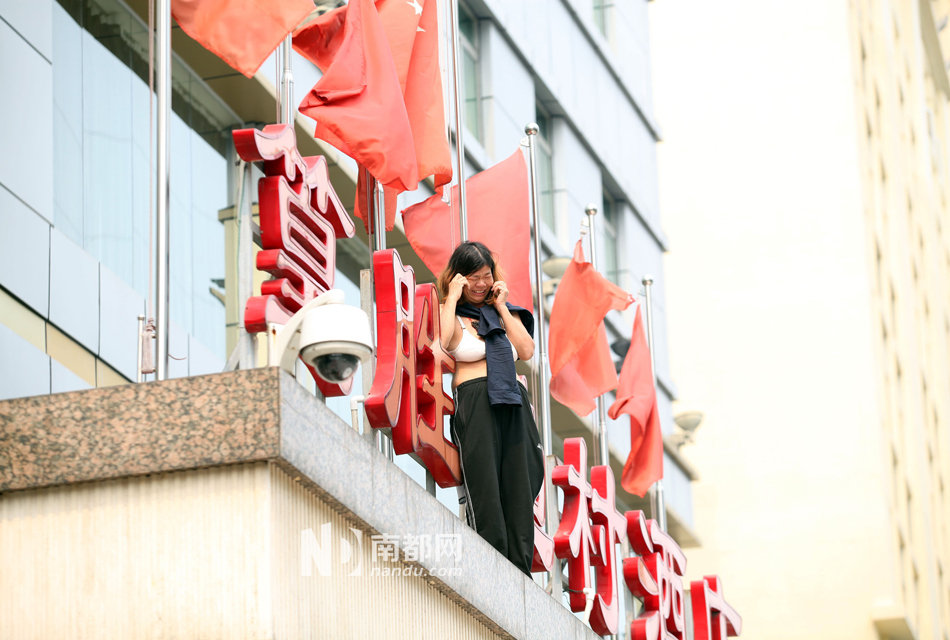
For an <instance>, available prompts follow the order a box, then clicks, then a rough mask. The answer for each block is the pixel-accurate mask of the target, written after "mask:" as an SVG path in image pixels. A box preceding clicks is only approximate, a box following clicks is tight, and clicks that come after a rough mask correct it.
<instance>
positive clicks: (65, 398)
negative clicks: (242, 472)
mask: <svg viewBox="0 0 950 640" xmlns="http://www.w3.org/2000/svg"><path fill="white" fill-rule="evenodd" d="M279 452H280V380H279V378H278V376H277V370H276V369H254V370H250V371H236V372H231V373H222V374H216V375H209V376H198V377H194V378H182V379H176V380H168V381H163V382H153V383H146V384H129V385H124V386H119V387H108V388H103V389H91V390H88V391H76V392H71V393H59V394H54V395H49V396H34V397H30V398H18V399H15V400H6V401H3V402H0V491H9V490H11V489H26V488H31V487H42V486H47V485H55V484H65V483H70V482H81V481H86V480H102V479H107V478H119V477H123V476H130V475H140V474H146V473H155V472H161V471H174V470H179V469H194V468H198V467H207V466H213V465H219V464H229V463H235V462H248V461H253V460H266V459H269V458H276V457H277V456H278V455H279Z"/></svg>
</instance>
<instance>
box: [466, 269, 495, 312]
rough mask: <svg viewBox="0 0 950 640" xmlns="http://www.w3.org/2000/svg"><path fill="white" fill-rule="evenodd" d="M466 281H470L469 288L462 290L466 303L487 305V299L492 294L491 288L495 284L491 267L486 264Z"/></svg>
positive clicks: (467, 277)
mask: <svg viewBox="0 0 950 640" xmlns="http://www.w3.org/2000/svg"><path fill="white" fill-rule="evenodd" d="M465 279H466V280H468V286H467V287H465V288H464V289H463V290H462V296H463V297H464V298H465V301H466V302H469V303H471V304H474V305H481V304H485V298H486V297H487V296H488V294H490V293H491V287H492V285H493V284H494V283H495V278H494V277H492V273H491V267H489V266H488V265H487V264H486V265H485V266H484V267H482V268H481V269H478V270H477V271H473V272H472V273H469V274H468V275H466V276H465Z"/></svg>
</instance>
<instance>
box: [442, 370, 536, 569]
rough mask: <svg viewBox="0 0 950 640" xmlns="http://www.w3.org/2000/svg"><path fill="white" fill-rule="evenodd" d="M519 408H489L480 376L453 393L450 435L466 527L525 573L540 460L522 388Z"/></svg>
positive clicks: (530, 552)
mask: <svg viewBox="0 0 950 640" xmlns="http://www.w3.org/2000/svg"><path fill="white" fill-rule="evenodd" d="M518 386H519V388H520V390H521V405H520V406H518V405H499V406H494V407H493V406H492V405H491V404H490V403H489V402H488V391H487V383H486V379H485V378H476V379H474V380H469V381H467V382H463V383H462V384H460V385H459V386H458V387H457V388H456V390H455V398H456V400H455V416H454V418H453V421H452V423H453V426H452V433H453V437H454V438H455V443H456V444H457V445H458V447H459V452H460V455H461V458H462V476H463V480H464V483H465V490H466V493H467V494H468V498H469V503H468V504H469V508H468V509H467V513H468V517H469V525H471V526H473V527H474V528H475V530H476V531H477V532H478V533H479V535H481V536H482V537H483V538H484V539H485V540H487V541H488V542H489V543H490V544H491V545H492V546H493V547H495V548H496V549H498V551H499V552H500V553H501V554H502V555H503V556H505V557H506V558H508V559H509V560H510V561H511V562H512V563H513V564H514V565H515V566H516V567H518V568H519V569H521V570H522V571H523V572H524V573H526V574H528V575H531V559H532V556H533V555H534V514H533V511H532V509H533V506H534V499H535V498H536V497H537V495H538V491H540V489H541V484H542V483H543V481H544V456H543V453H542V451H541V440H540V438H539V437H538V428H537V426H536V425H535V423H534V416H533V415H532V414H531V405H530V403H529V402H528V392H527V391H526V390H525V388H524V387H523V386H521V385H518Z"/></svg>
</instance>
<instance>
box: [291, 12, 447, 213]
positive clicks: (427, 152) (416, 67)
mask: <svg viewBox="0 0 950 640" xmlns="http://www.w3.org/2000/svg"><path fill="white" fill-rule="evenodd" d="M376 9H377V11H378V12H379V19H380V22H381V23H382V25H383V30H384V31H385V33H386V39H387V41H388V42H389V46H390V50H391V53H392V57H393V64H394V66H395V68H396V75H397V77H398V78H399V86H400V90H401V91H402V94H403V99H404V102H405V105H406V112H407V117H408V118H409V125H410V128H411V129H412V137H413V144H414V148H415V152H416V163H417V169H418V177H419V179H422V178H425V177H427V176H430V175H432V176H434V180H435V186H436V187H439V186H441V185H444V184H448V183H449V182H450V181H451V180H452V157H451V152H450V150H449V141H448V138H446V135H445V111H444V108H443V102H442V77H441V74H440V71H439V42H438V12H437V11H438V3H437V2H436V0H417V1H415V2H406V0H376ZM346 10H347V8H346V7H340V8H338V9H334V10H333V11H331V12H329V13H326V14H324V15H323V16H321V17H320V19H319V20H318V22H317V23H315V24H319V25H322V26H319V27H317V28H318V29H319V31H315V30H314V29H311V27H312V26H313V25H311V27H306V28H304V29H302V30H301V31H300V32H298V35H296V36H295V37H294V44H295V46H297V50H298V51H299V52H300V53H301V54H303V55H305V56H307V57H308V58H310V59H311V60H312V61H313V62H314V64H316V65H317V66H318V67H320V68H321V69H326V68H327V67H328V66H329V64H330V63H331V62H332V60H333V56H334V55H335V53H336V50H337V49H338V48H339V47H340V43H341V41H342V37H341V36H340V35H339V34H340V33H341V31H342V30H341V28H340V27H341V26H342V24H343V20H344V16H345V11H346ZM317 33H318V34H319V36H318V37H315V34H317ZM410 188H411V189H415V188H416V185H412V186H411V187H410ZM400 191H402V190H401V189H398V188H393V187H386V229H392V228H393V226H394V224H395V218H396V196H397V195H398V194H399V193H400ZM365 199H366V196H365V184H364V178H363V176H362V174H361V175H360V177H359V183H358V184H357V189H356V204H355V207H354V214H355V215H356V217H358V218H360V219H361V220H363V221H364V223H365V224H366V229H367V231H369V230H370V227H371V225H370V223H369V221H368V220H367V218H366V215H365V214H364V213H363V212H364V211H365V210H366V209H367V207H366V202H365Z"/></svg>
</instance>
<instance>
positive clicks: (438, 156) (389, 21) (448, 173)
mask: <svg viewBox="0 0 950 640" xmlns="http://www.w3.org/2000/svg"><path fill="white" fill-rule="evenodd" d="M438 4H439V3H438V2H437V0H415V1H414V2H407V1H406V0H377V1H376V8H377V9H378V10H379V18H380V20H382V22H383V29H384V30H385V31H386V37H387V38H388V39H389V46H390V48H391V49H392V52H393V62H395V64H396V75H398V76H399V85H400V86H401V87H402V92H403V96H404V97H405V100H406V111H407V112H408V114H409V124H410V125H411V126H412V137H413V140H414V142H415V148H416V159H417V161H418V164H419V178H420V179H422V178H425V177H426V176H430V175H433V176H435V186H436V187H439V186H441V185H443V184H448V183H449V181H451V180H452V155H451V152H450V151H449V140H448V138H447V137H446V135H445V109H444V105H443V102H442V75H441V73H440V71H439V14H438Z"/></svg>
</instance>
